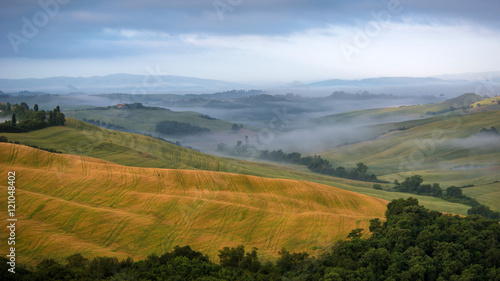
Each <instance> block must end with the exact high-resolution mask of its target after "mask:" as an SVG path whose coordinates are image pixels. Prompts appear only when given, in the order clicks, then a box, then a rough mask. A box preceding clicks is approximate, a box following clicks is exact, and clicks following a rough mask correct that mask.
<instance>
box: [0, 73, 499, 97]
mask: <svg viewBox="0 0 500 281" xmlns="http://www.w3.org/2000/svg"><path fill="white" fill-rule="evenodd" d="M499 86H500V72H498V71H497V72H484V73H466V74H447V75H440V76H436V77H378V78H367V79H360V80H342V79H329V80H323V81H316V82H311V83H298V84H297V83H294V84H293V86H290V85H289V84H288V85H287V84H286V83H285V84H281V85H280V84H279V83H278V84H274V86H272V87H270V86H265V85H259V84H254V85H246V84H241V83H235V82H230V81H221V80H213V79H202V78H196V77H185V76H173V75H155V74H151V75H133V74H111V75H106V76H92V77H50V78H40V79H35V78H27V79H0V91H2V92H6V93H12V92H21V91H32V92H48V93H60V94H67V93H88V94H96V93H117V92H120V93H127V94H166V93H181V94H200V93H204V94H207V93H214V92H218V91H222V92H225V91H226V94H227V93H230V94H235V93H233V92H231V90H235V89H236V90H250V89H255V88H261V89H269V88H273V89H274V90H277V91H281V92H283V93H287V92H296V93H302V92H301V91H303V90H307V93H308V95H311V94H314V92H317V91H323V92H324V91H327V92H328V91H335V90H347V89H348V90H369V91H374V92H375V93H378V94H380V93H386V94H399V95H401V94H408V95H419V96H420V95H436V94H438V95H439V94H445V95H447V94H452V93H456V92H459V93H464V92H482V94H487V93H489V92H491V89H494V88H498V87H499ZM227 91H229V92H227ZM238 94H241V93H238Z"/></svg>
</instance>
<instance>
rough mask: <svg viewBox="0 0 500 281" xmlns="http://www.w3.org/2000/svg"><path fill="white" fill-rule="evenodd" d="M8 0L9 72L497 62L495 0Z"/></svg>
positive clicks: (377, 71)
mask: <svg viewBox="0 0 500 281" xmlns="http://www.w3.org/2000/svg"><path fill="white" fill-rule="evenodd" d="M1 5H2V9H1V10H0V18H1V22H0V30H1V33H2V40H1V41H0V64H1V65H2V68H1V70H0V77H1V78H27V77H49V76H93V75H106V74H111V73H133V74H148V73H147V69H148V68H153V69H160V70H161V71H162V74H171V75H183V76H196V77H200V78H212V79H220V80H228V81H235V82H278V81H279V82H287V81H290V82H291V81H295V80H300V81H313V80H321V79H329V78H344V79H346V78H347V79H354V78H366V77H378V76H432V75H438V74H444V73H464V72H483V71H494V70H498V65H500V56H498V50H500V36H499V35H500V34H499V33H500V32H499V30H500V28H499V27H500V20H499V17H498V13H499V12H500V2H499V1H494V0H490V1H487V0H483V1H466V0H443V1H430V0H423V1H416V0H413V1H410V0H401V1H396V0H391V1H375V0H360V1H326V0H324V1H320V0H316V1H306V0H290V1H284V0H275V1H269V0H268V1H265V0H215V1H212V0H207V1H202V0H146V1H136V0H134V1H131V0H120V1H118V0H116V1H76V0H40V1H28V0H17V1H7V0H2V1H1ZM44 7H45V8H44ZM374 15H375V16H374ZM377 15H378V16H377Z"/></svg>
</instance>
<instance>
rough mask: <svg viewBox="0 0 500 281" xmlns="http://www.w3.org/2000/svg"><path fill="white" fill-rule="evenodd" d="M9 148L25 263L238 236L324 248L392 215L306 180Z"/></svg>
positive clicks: (138, 254)
mask: <svg viewBox="0 0 500 281" xmlns="http://www.w3.org/2000/svg"><path fill="white" fill-rule="evenodd" d="M0 149H1V150H2V151H5V152H7V153H2V154H1V155H0V163H2V164H3V165H2V166H1V167H0V170H1V173H3V174H6V173H7V171H16V177H17V178H16V184H17V189H16V197H17V198H18V201H19V206H20V207H19V208H18V209H19V210H18V219H19V221H20V222H22V223H20V226H19V228H18V229H17V237H18V243H17V245H18V247H17V251H18V252H19V253H23V254H22V255H20V256H19V260H20V261H21V262H24V263H33V262H35V261H37V260H38V261H39V260H41V259H43V258H44V257H52V258H56V259H61V258H62V257H66V256H68V255H69V254H72V253H82V254H84V255H85V256H96V255H101V256H102V255H107V256H116V257H119V258H123V257H126V256H132V257H134V258H145V257H146V256H147V255H149V254H151V253H156V254H161V253H164V252H166V251H169V250H170V249H171V248H172V247H173V246H175V245H177V244H189V245H192V246H193V248H194V249H197V250H202V251H204V252H206V253H208V254H209V255H210V256H211V257H214V256H215V254H216V253H217V250H218V249H220V248H222V247H223V246H236V245H239V244H245V245H248V246H255V247H258V248H259V249H260V251H261V252H262V253H264V256H267V257H275V256H276V255H277V252H278V250H280V249H281V247H288V248H292V249H294V250H297V251H307V252H309V253H313V254H315V253H320V252H321V251H322V249H326V247H328V246H329V245H331V244H332V243H333V242H335V241H336V240H337V239H341V238H342V239H343V238H345V237H346V236H347V234H348V233H349V232H350V231H351V230H352V229H353V228H358V227H360V228H366V229H367V227H368V224H369V220H370V219H372V218H383V216H384V212H385V208H386V204H387V201H384V200H380V199H376V198H373V197H369V196H365V195H361V194H357V193H354V192H350V191H346V190H342V189H339V188H334V187H331V186H326V185H322V184H317V183H311V182H304V181H297V180H286V179H268V178H262V177H255V176H247V175H238V174H230V173H221V172H211V171H199V170H198V171H196V170H180V169H177V170H172V169H156V168H137V167H127V166H122V165H118V164H115V163H111V162H108V161H104V160H100V159H95V158H89V157H81V156H76V155H65V154H54V153H49V152H46V151H42V150H38V149H34V148H30V147H26V146H23V145H16V144H8V143H0ZM4 184H5V183H2V185H4ZM0 207H2V208H4V209H5V208H7V207H6V201H2V203H0ZM5 216H6V212H4V213H2V215H1V217H0V219H6V218H5ZM1 251H2V253H1V254H2V255H4V254H5V252H4V251H5V248H2V249H1Z"/></svg>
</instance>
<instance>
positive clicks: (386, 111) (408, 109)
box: [314, 93, 484, 125]
mask: <svg viewBox="0 0 500 281" xmlns="http://www.w3.org/2000/svg"><path fill="white" fill-rule="evenodd" d="M483 99H484V98H483V97H481V96H479V95H477V94H471V93H469V94H463V95H461V96H458V97H456V98H452V99H449V100H446V101H442V102H438V103H429V104H423V105H411V106H399V107H389V108H372V109H364V110H356V111H349V112H344V113H339V114H333V115H328V116H323V117H320V118H317V119H315V120H314V121H315V122H316V123H318V124H321V125H332V124H345V123H356V122H364V123H368V124H375V123H387V122H396V121H401V120H414V119H421V118H424V117H429V116H432V115H439V114H443V113H448V114H449V113H450V112H453V111H452V110H451V108H453V110H457V112H458V111H460V109H463V108H464V109H467V108H469V106H470V105H471V104H474V103H476V102H480V101H481V100H483Z"/></svg>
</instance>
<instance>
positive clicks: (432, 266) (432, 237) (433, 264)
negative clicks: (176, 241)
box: [0, 198, 500, 281]
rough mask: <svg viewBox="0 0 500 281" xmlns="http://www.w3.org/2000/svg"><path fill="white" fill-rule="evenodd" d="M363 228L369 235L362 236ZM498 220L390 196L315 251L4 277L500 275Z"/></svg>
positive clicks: (194, 257) (50, 269)
mask: <svg viewBox="0 0 500 281" xmlns="http://www.w3.org/2000/svg"><path fill="white" fill-rule="evenodd" d="M364 231H370V232H371V236H370V237H369V238H367V239H364V238H361V236H362V234H363V232H364ZM499 241H500V224H499V223H498V222H497V221H494V220H491V219H487V218H484V217H481V216H478V215H471V216H468V217H460V216H453V215H445V214H442V213H439V212H437V211H430V210H428V209H426V208H424V207H422V206H420V205H419V204H418V201H417V200H416V199H414V198H408V199H397V200H393V201H392V202H391V203H389V204H388V206H387V211H386V221H385V222H382V221H380V220H379V219H372V220H371V221H370V227H369V229H368V230H364V229H354V230H353V231H352V232H351V233H350V234H349V236H348V238H347V240H341V241H336V242H335V241H332V243H333V246H332V247H331V248H330V249H328V250H327V251H326V252H325V253H324V254H322V255H320V256H318V257H310V256H309V255H308V254H307V253H305V252H300V253H295V252H290V251H288V250H286V249H282V250H281V251H280V252H279V258H278V259H277V260H276V262H269V261H262V260H259V258H258V249H256V248H253V249H250V250H249V251H247V250H245V247H244V246H243V245H241V246H238V247H234V248H228V247H226V248H223V249H221V250H220V251H219V255H218V257H219V260H218V263H215V262H214V261H211V260H210V259H209V258H208V256H206V255H204V254H203V253H200V252H198V251H194V250H192V249H191V248H190V247H189V246H184V247H179V246H176V247H175V248H174V249H173V250H172V251H170V252H167V253H164V254H162V255H150V256H148V258H147V259H145V260H140V261H133V260H132V259H131V258H128V259H126V260H122V261H119V260H118V259H116V258H111V257H97V258H93V259H87V258H85V257H84V256H82V255H80V254H74V255H72V256H70V257H68V258H66V261H65V262H64V263H59V262H57V261H55V260H53V259H44V260H42V261H41V262H40V263H39V264H38V265H37V266H36V267H33V268H31V267H26V266H22V265H19V264H17V265H16V273H15V274H12V273H9V272H8V271H7V268H8V267H9V265H8V264H7V262H8V261H7V259H6V258H5V257H1V258H0V260H1V262H0V267H2V269H1V271H0V279H1V280H44V281H45V280H324V281H327V280H374V281H377V280H457V281H459V280H460V281H461V280H464V281H465V280H500V243H499Z"/></svg>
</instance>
